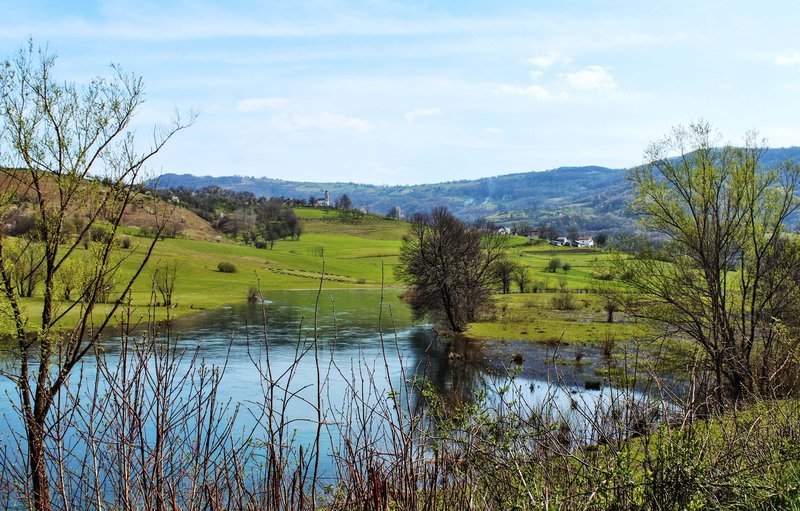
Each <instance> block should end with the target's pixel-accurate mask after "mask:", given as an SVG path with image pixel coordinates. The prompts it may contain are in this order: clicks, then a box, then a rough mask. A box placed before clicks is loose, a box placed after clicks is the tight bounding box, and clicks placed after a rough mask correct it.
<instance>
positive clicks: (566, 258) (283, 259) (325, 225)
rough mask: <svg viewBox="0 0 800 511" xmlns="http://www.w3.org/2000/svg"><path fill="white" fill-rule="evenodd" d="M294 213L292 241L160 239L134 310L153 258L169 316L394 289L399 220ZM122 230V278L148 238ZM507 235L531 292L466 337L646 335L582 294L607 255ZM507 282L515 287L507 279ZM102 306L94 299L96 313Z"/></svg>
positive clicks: (31, 301) (512, 297) (32, 305)
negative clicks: (562, 300)
mask: <svg viewBox="0 0 800 511" xmlns="http://www.w3.org/2000/svg"><path fill="white" fill-rule="evenodd" d="M296 212H297V214H298V216H299V217H300V218H302V220H303V234H302V236H301V237H300V239H299V240H282V241H278V242H276V243H275V245H274V247H273V248H272V249H257V248H254V247H252V246H246V245H244V244H242V243H237V242H234V241H232V240H225V239H220V240H218V241H200V240H192V239H182V238H174V239H164V240H160V241H159V242H158V243H157V244H156V248H155V250H154V252H153V256H152V257H151V260H150V262H149V263H148V266H147V268H146V269H145V271H144V272H143V273H142V275H141V276H140V277H139V279H138V280H137V281H136V283H135V284H134V286H133V289H132V293H131V303H132V304H133V305H134V306H135V307H136V314H139V315H142V316H143V315H145V314H147V313H152V311H151V310H148V307H147V306H148V304H151V303H159V302H160V301H161V297H160V295H159V294H158V293H153V285H152V274H153V272H154V271H155V269H156V267H157V265H170V264H177V265H178V272H177V279H176V284H175V290H174V294H173V297H172V305H173V306H172V308H171V309H170V310H169V311H166V310H165V308H164V307H156V308H155V311H156V312H155V313H156V314H157V316H158V317H164V316H165V315H166V314H167V313H169V314H170V316H173V317H177V316H182V315H186V314H191V313H193V312H194V311H197V310H202V309H210V308H216V307H221V306H223V305H226V304H233V303H239V302H242V301H244V300H246V299H247V295H248V291H249V290H250V289H251V288H260V289H261V290H262V291H263V292H265V293H266V292H269V291H273V290H303V289H318V288H319V286H320V282H322V286H323V288H325V289H339V288H379V287H381V286H383V287H385V288H395V289H399V288H400V287H401V284H400V283H399V282H397V280H396V279H395V276H394V268H395V265H396V264H397V262H398V253H399V248H400V243H401V241H400V240H401V238H402V236H403V234H405V232H406V229H407V224H406V223H404V222H398V221H394V220H389V219H386V218H383V217H378V216H374V215H365V216H363V217H358V218H353V217H350V216H343V215H342V214H341V213H340V212H339V211H336V210H333V209H322V208H298V209H297V210H296ZM126 231H127V232H128V233H129V234H128V235H129V236H130V238H131V240H132V242H133V243H132V245H133V246H132V247H131V248H130V249H128V250H120V254H121V257H124V258H125V259H124V260H123V262H122V264H121V266H120V270H119V279H118V280H119V281H120V282H122V281H125V280H127V279H128V278H129V277H130V276H131V275H132V272H133V271H134V269H135V268H136V266H137V263H138V261H140V260H141V257H142V254H143V253H144V249H145V248H146V247H147V245H148V243H149V241H150V240H149V239H147V238H141V237H138V236H135V233H136V232H137V230H136V229H128V230H126ZM508 242H509V247H510V249H509V256H510V257H511V259H512V260H514V261H515V262H518V263H519V264H521V265H524V266H526V267H527V268H529V272H530V285H533V286H534V287H536V288H537V289H536V291H537V292H536V293H531V292H526V293H519V292H513V293H511V294H508V295H499V294H498V295H496V296H495V298H496V300H495V305H494V307H493V308H492V309H491V310H489V311H488V312H487V313H486V314H484V316H483V317H482V318H481V321H479V322H477V323H474V324H472V325H470V328H469V331H468V335H469V336H470V337H474V338H497V339H522V340H534V341H539V342H554V341H559V342H571V343H593V342H601V341H607V340H609V339H614V340H618V341H624V340H629V339H632V338H636V337H640V336H642V335H643V334H644V333H645V331H644V329H643V327H642V326H641V325H639V324H637V323H634V322H632V321H631V319H630V318H625V317H623V316H620V315H618V318H617V320H618V322H615V323H613V324H611V323H607V322H606V315H605V312H604V311H603V310H602V306H601V304H600V303H599V299H598V297H597V296H596V295H595V294H592V293H588V292H587V291H591V290H592V288H593V286H594V285H595V284H596V280H595V279H594V277H593V275H596V274H597V273H598V272H602V271H603V266H604V265H605V264H606V263H607V262H608V259H609V256H608V255H607V254H606V253H604V252H602V251H600V250H594V249H575V248H565V247H554V246H550V245H547V244H541V243H539V244H535V245H532V244H530V243H529V241H528V240H527V238H522V237H509V238H508ZM89 256H90V255H89V252H88V251H87V250H86V249H84V248H83V247H79V248H78V250H77V252H76V253H75V255H74V257H75V258H83V259H87V258H89ZM553 258H558V259H560V261H561V263H562V265H563V264H564V263H567V264H569V265H570V266H571V268H570V269H569V271H564V270H563V269H562V268H559V269H558V270H557V271H556V272H549V271H547V269H546V268H547V265H548V263H549V262H550V260H551V259H553ZM221 262H227V263H231V264H233V265H234V266H235V267H236V272H235V273H223V272H220V271H218V269H217V265H218V264H219V263H221ZM323 272H324V273H323ZM512 290H513V291H517V290H516V288H515V287H514V286H512ZM117 291H119V290H117ZM559 291H563V292H569V293H571V294H573V299H574V302H575V305H576V308H575V310H569V311H561V310H555V309H554V308H553V306H552V303H551V302H552V299H553V296H556V295H558V294H559ZM23 305H24V307H25V308H26V310H27V312H28V314H29V315H30V316H31V317H37V315H38V314H40V311H41V294H40V293H38V296H37V294H35V295H34V297H32V298H27V299H23ZM108 308H109V306H108V305H100V306H99V307H98V312H103V311H105V310H107V309H108ZM75 317H76V316H75V313H72V314H67V315H66V316H65V317H64V320H63V322H62V323H63V324H64V325H68V324H70V323H71V322H73V321H74V318H75ZM34 327H35V325H31V328H34Z"/></svg>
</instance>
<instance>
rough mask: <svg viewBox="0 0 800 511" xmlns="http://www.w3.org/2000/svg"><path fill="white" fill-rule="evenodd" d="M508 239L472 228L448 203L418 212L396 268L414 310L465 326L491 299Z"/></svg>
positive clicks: (419, 314) (418, 314)
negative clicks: (453, 212) (452, 212)
mask: <svg viewBox="0 0 800 511" xmlns="http://www.w3.org/2000/svg"><path fill="white" fill-rule="evenodd" d="M506 239H507V238H506V237H505V236H495V235H491V234H486V233H482V232H480V231H477V230H474V229H471V228H470V227H469V226H467V225H466V224H465V223H464V222H462V221H461V220H459V219H458V218H456V217H455V216H454V215H453V214H451V213H450V212H449V211H447V209H446V208H434V209H433V210H432V211H431V212H430V213H429V214H416V215H414V217H413V218H412V221H411V224H410V226H409V229H408V233H407V234H406V235H405V236H404V237H403V241H402V244H401V247H400V264H399V265H398V266H397V268H396V270H395V271H396V275H397V278H398V279H399V280H401V281H402V282H404V283H405V284H407V285H408V291H407V293H406V300H407V301H408V303H409V304H410V306H411V309H412V311H413V313H414V316H415V317H416V318H417V319H420V318H422V317H426V316H427V317H429V318H431V319H432V320H433V321H434V322H437V323H440V324H444V325H446V327H447V328H448V329H449V330H451V331H453V332H461V331H463V330H464V328H465V327H466V325H467V323H469V322H471V321H474V320H475V319H476V317H477V315H478V312H479V311H480V310H482V309H483V308H484V307H486V306H487V304H488V302H489V300H490V296H491V289H492V286H494V285H495V283H496V278H497V267H498V265H500V264H501V263H502V262H503V261H504V260H505V255H506ZM509 282H510V280H509Z"/></svg>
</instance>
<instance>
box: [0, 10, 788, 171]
mask: <svg viewBox="0 0 800 511" xmlns="http://www.w3.org/2000/svg"><path fill="white" fill-rule="evenodd" d="M0 8H2V12H3V17H4V21H3V24H2V27H0V50H2V51H0V54H2V55H3V56H6V57H8V56H11V55H12V54H13V53H14V52H16V50H17V49H18V48H19V47H20V46H21V45H22V44H23V43H24V41H25V40H26V39H27V38H28V37H32V38H33V40H34V43H35V44H37V45H45V44H46V45H49V48H50V50H51V51H52V52H54V53H55V54H56V55H57V56H58V61H57V70H58V73H60V76H61V77H63V78H64V79H66V80H75V81H84V80H88V79H89V78H90V77H92V76H94V75H97V74H104V73H107V72H108V65H109V64H110V63H118V64H120V65H121V66H122V67H123V68H124V69H125V70H126V71H130V72H134V73H136V74H138V75H141V76H142V77H143V79H144V82H145V85H146V89H147V97H148V100H147V103H146V104H145V106H144V107H143V108H142V110H141V112H140V114H139V116H138V117H137V129H138V130H139V134H140V135H142V136H146V135H147V130H148V126H151V125H152V124H154V123H158V122H162V121H166V120H168V119H169V117H170V115H171V114H172V112H173V111H174V110H175V108H177V109H179V110H184V111H186V110H197V111H198V112H199V113H200V115H199V118H198V119H197V122H196V123H195V124H194V126H192V127H191V128H190V129H189V130H187V131H185V132H182V133H180V134H179V136H178V137H177V138H176V139H174V140H173V141H172V142H171V144H170V145H169V146H168V147H167V148H166V149H165V150H164V151H163V152H162V153H161V154H159V156H158V157H157V159H156V160H155V161H154V162H153V165H154V169H153V170H154V171H155V172H190V173H193V174H201V175H205V174H210V175H231V174H240V175H248V176H267V177H274V178H280V179H290V180H305V181H353V182H360V183H374V184H412V183H425V182H440V181H450V180H457V179H471V178H476V177H482V176H492V175H499V174H506V173H511V172H525V171H530V170H546V169H550V168H554V167H559V166H570V165H604V166H609V167H627V166H630V165H635V164H638V163H641V161H642V158H643V154H644V150H645V148H646V147H647V145H648V144H649V143H651V142H653V141H656V140H658V139H659V138H660V137H662V136H663V135H664V134H666V133H667V132H668V131H669V129H670V128H671V127H672V126H674V125H677V124H687V123H689V122H691V121H694V120H698V119H704V120H707V121H710V122H712V123H713V124H714V125H715V126H716V127H717V128H718V129H719V131H720V137H721V140H722V141H726V142H732V143H736V142H739V141H741V140H742V139H743V137H744V134H745V132H746V131H747V130H752V129H755V130H758V132H759V134H760V135H761V136H762V137H765V138H766V139H767V142H768V143H769V145H771V146H775V147H778V146H791V145H800V124H798V119H800V102H798V101H797V97H798V92H800V37H798V23H799V22H800V4H797V3H796V2H792V1H774V2H753V1H752V0H750V1H746V2H738V1H706V2H703V1H699V0H696V1H679V2H671V1H648V0H640V1H585V2H578V1H565V2H561V1H558V2H555V1H537V2H532V1H529V2H519V1H485V2H478V1H471V0H461V1H410V0H408V1H398V2H394V1H389V0H365V1H361V2H339V1H335V0H319V1H301V0H298V1H274V2H273V1H237V2H223V1H206V0H192V1H188V0H187V1H183V2H179V1H163V2H162V1H148V0H144V1H142V0H137V1H127V0H109V1H106V0H94V1H70V0H60V1H59V0H52V1H38V0H31V1H24V2H22V1H18V0H17V1H6V0H0Z"/></svg>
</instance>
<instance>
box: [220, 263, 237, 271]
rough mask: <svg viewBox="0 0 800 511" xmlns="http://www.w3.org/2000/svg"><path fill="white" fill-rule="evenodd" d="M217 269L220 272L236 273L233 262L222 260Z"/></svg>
mask: <svg viewBox="0 0 800 511" xmlns="http://www.w3.org/2000/svg"><path fill="white" fill-rule="evenodd" d="M217 270H219V271H221V272H222V273H236V266H234V265H233V263H229V262H227V261H223V262H221V263H219V264H218V265H217Z"/></svg>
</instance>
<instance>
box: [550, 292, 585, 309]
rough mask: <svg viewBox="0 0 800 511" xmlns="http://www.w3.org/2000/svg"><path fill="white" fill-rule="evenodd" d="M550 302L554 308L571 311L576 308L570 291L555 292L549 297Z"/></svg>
mask: <svg viewBox="0 0 800 511" xmlns="http://www.w3.org/2000/svg"><path fill="white" fill-rule="evenodd" d="M550 303H551V305H552V306H553V308H554V309H556V310H560V311H571V310H575V309H577V308H578V305H577V304H576V303H575V297H573V296H572V293H557V294H556V295H555V296H553V298H551V300H550Z"/></svg>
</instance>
